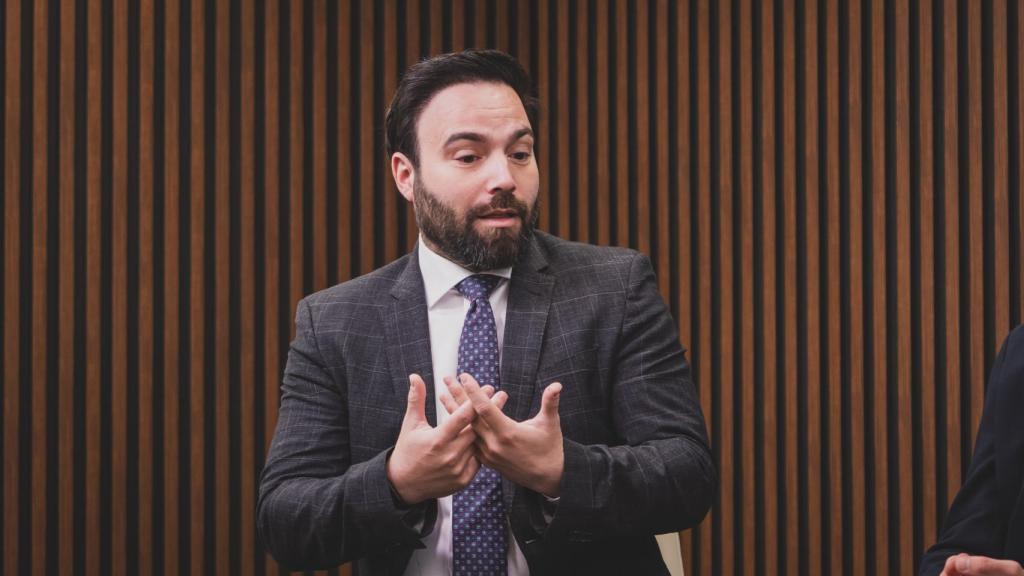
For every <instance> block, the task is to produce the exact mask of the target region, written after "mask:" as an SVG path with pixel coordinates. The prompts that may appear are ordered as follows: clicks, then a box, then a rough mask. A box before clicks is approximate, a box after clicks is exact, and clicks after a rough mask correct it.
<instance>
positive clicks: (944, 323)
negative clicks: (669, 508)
mask: <svg viewBox="0 0 1024 576" xmlns="http://www.w3.org/2000/svg"><path fill="white" fill-rule="evenodd" d="M1022 30H1024V10H1022V8H1021V6H1020V5H1019V4H1018V3H1017V2H1014V1H1012V0H984V1H977V2H976V1H971V0H962V1H957V0H940V1H937V2H929V1H924V0H899V1H893V2H881V1H874V2H872V1H868V0H817V1H812V0H793V1H789V0H775V1H767V0H766V1H763V2H762V1H758V0H726V1H721V2H715V1H712V0H689V1H687V0H680V1H669V0H590V1H586V0H567V1H555V0H531V1H515V0H489V1H475V0H389V1H383V2H371V1H370V0H340V1H331V0H302V1H295V2H285V1H281V0H254V1H252V2H249V1H245V0H229V1H224V2H218V1H214V0H202V1H201V0H138V1H134V0H73V1H72V0H67V1H60V0H11V1H8V2H5V3H4V5H3V8H2V9H0V31H2V37H3V41H2V42H0V83H2V86H3V90H2V93H3V113H2V114H0V134H2V135H3V162H2V163H0V182H3V200H2V206H3V212H4V215H3V218H2V219H0V226H2V229H0V241H2V249H0V259H2V261H0V285H2V286H3V288H2V294H3V296H2V298H3V303H2V305H0V313H2V318H3V329H2V330H0V341H2V344H3V354H2V356H0V362H2V365H0V374H2V379H3V380H2V385H0V390H2V395H0V401H2V406H0V418H2V420H0V430H2V435H3V439H2V442H0V462H2V467H3V488H2V490H0V509H2V511H3V515H2V516H3V526H2V533H3V538H2V539H0V559H2V560H0V562H2V567H3V572H4V573H7V574H15V573H17V574H44V573H46V574H49V573H68V572H72V571H75V572H82V573H86V574H137V573H141V574H189V573H191V574H200V573H202V574H206V573H230V574H250V573H253V574H277V573H279V570H278V568H277V566H276V564H275V563H274V562H273V560H272V559H270V558H269V557H267V556H266V555H264V554H263V553H262V552H261V551H260V549H259V546H258V544H257V542H256V539H255V532H254V527H253V526H254V525H253V522H254V518H253V517H254V506H255V495H256V489H257V486H256V479H257V477H258V474H259V470H260V466H261V463H262V461H263V457H264V452H265V447H266V445H267V443H268V441H269V438H270V436H271V434H272V432H273V429H274V425H275V418H276V408H277V402H278V384H279V380H280V374H281V371H282V369H283V363H284V359H285V353H286V351H287V346H288V341H289V339H290V337H291V329H292V328H291V327H292V316H293V312H294V306H295V303H296V302H297V300H298V299H299V298H301V297H302V296H303V295H305V294H308V293H310V292H312V291H315V290H318V289H321V288H323V287H326V286H328V285H331V284H334V283H337V282H340V281H344V280H346V279H349V278H351V277H353V276H355V275H358V274H361V273H365V272H368V271H370V270H372V269H374V268H376V267H378V266H380V265H382V264H384V263H386V262H388V261H390V260H392V259H394V258H396V257H397V256H399V255H400V254H401V253H404V252H405V251H406V250H407V249H408V248H409V247H410V246H411V244H412V242H413V241H414V239H415V237H416V229H415V223H414V220H413V218H412V212H411V209H410V207H409V206H407V205H406V203H404V202H402V201H401V199H400V197H399V196H398V195H397V193H396V191H395V190H394V188H393V185H392V184H391V182H390V175H389V173H388V170H387V161H386V159H385V158H384V155H383V152H382V148H383V136H382V132H381V121H382V118H383V113H384V110H385V107H386V105H387V102H388V99H389V97H390V95H391V93H392V91H393V90H394V86H395V85H396V83H397V80H398V78H399V75H400V72H401V70H403V69H404V68H405V67H406V66H408V65H409V64H410V63H411V62H414V61H416V60H417V59H419V58H421V57H422V56H425V55H428V54H436V53H439V52H445V51H449V50H453V49H459V48H463V47H471V46H475V47H484V46H486V47H497V48H500V49H503V50H507V51H509V52H511V53H512V54H515V55H516V56H517V57H518V58H519V59H520V60H521V62H523V64H524V65H525V66H526V67H527V68H528V69H529V70H530V71H531V73H532V74H533V76H534V77H535V79H536V80H537V82H538V88H539V95H540V97H541V100H542V103H543V115H542V118H541V123H540V126H539V127H538V128H539V141H540V144H539V150H538V152H539V161H540V163H541V170H542V178H543V183H542V186H543V189H542V201H543V206H544V211H543V215H542V219H541V223H542V226H543V228H544V229H546V230H549V231H551V232H553V233H555V234H558V235H561V236H563V237H567V238H572V239H578V240H583V241H587V242H593V243H598V244H613V245H623V246H631V247H634V248H637V249H640V250H643V251H644V252H646V253H648V254H649V255H650V256H651V257H652V261H653V262H654V264H655V266H656V268H657V271H658V279H659V286H660V288H661V290H662V292H663V294H664V296H665V298H666V300H667V301H668V302H669V305H670V307H671V309H672V312H673V314H674V315H675V317H676V318H677V320H678V324H679V329H680V334H681V338H682V340H683V342H684V344H686V345H687V346H688V347H689V355H690V358H691V359H692V361H693V364H694V377H695V382H696V385H697V388H698V390H699V392H700V397H701V401H702V404H703V407H704V411H705V414H706V416H707V421H708V426H709V430H710V431H711V433H712V442H713V445H714V452H715V458H716V462H717V464H718V469H719V473H720V479H721V488H720V491H719V493H718V496H717V500H716V504H715V506H714V508H713V510H712V513H711V514H710V515H709V517H708V519H707V520H706V521H705V522H704V523H703V524H702V525H701V526H700V527H699V528H697V529H695V530H692V531H689V532H686V533H684V534H682V536H681V540H682V543H683V550H684V561H685V564H686V566H687V570H688V572H689V573H691V574H772V573H787V574H788V573H799V574H818V573H832V574H868V573H871V574H905V573H909V572H911V571H913V569H914V568H915V567H916V564H917V560H918V558H919V556H920V553H921V552H922V551H923V550H924V549H925V548H926V547H927V546H928V545H929V544H930V543H931V542H932V541H933V540H934V538H935V535H936V531H937V529H938V526H939V525H940V523H941V522H942V519H943V517H944V515H945V512H946V507H947V505H948V502H949V501H950V500H951V498H952V496H953V495H954V494H955V493H956V490H957V488H958V487H959V485H960V483H961V481H962V479H963V474H964V472H965V469H966V466H967V464H968V463H969V461H970V456H971V451H972V447H973V439H974V433H975V431H976V429H977V426H978V422H979V419H980V415H981V408H982V403H983V400H984V390H985V379H986V374H987V371H988V368H989V365H990V363H991V361H992V359H993V357H994V355H995V353H996V351H997V347H998V345H999V342H1000V341H1001V340H1002V339H1003V337H1004V336H1005V335H1006V334H1007V333H1008V332H1009V330H1010V329H1011V328H1012V327H1014V326H1016V325H1017V324H1019V323H1020V322H1021V316H1022V297H1021V294H1022V286H1024V267H1022V265H1021V240H1022V238H1021V232H1022V224H1024V211H1022V193H1021V184H1022V183H1021V166H1022V165H1024V147H1022V145H1021V137H1022V134H1024V98H1022V95H1021V81H1022V66H1024V62H1022V52H1024V35H1022ZM331 572H332V573H347V572H348V568H347V567H344V568H341V569H338V570H334V571H331Z"/></svg>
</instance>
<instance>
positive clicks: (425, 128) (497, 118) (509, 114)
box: [416, 82, 530, 147]
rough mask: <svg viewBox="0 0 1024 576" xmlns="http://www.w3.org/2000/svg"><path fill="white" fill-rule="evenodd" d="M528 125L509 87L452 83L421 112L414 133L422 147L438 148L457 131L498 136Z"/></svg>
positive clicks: (519, 104)
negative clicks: (452, 84)
mask: <svg viewBox="0 0 1024 576" xmlns="http://www.w3.org/2000/svg"><path fill="white" fill-rule="evenodd" d="M529 127H530V119H529V117H528V116H527V115H526V109H525V108H523V103H522V101H521V100H520V99H519V95H518V94H516V91H515V90H513V89H512V87H510V86H508V85H506V84H500V83H491V82H476V83H471V84H470V83H467V84H455V85H454V86H449V87H447V88H445V89H444V90H442V91H440V92H438V93H437V94H435V95H434V97H433V98H431V99H430V101H429V102H428V103H427V105H426V106H425V107H424V108H423V111H422V112H421V113H420V117H419V120H418V122H417V126H416V132H417V137H418V140H419V142H420V145H421V146H426V147H437V146H440V145H441V144H442V143H443V142H445V140H447V138H448V136H449V135H451V134H455V133H458V132H476V133H479V134H481V135H483V136H486V137H493V138H501V137H503V136H506V135H507V134H509V133H513V132H515V131H516V130H519V129H521V128H529Z"/></svg>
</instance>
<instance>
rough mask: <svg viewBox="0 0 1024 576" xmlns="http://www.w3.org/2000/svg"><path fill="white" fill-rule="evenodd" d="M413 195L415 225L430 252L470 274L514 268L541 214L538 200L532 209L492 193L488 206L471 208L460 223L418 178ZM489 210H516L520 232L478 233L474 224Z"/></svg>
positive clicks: (506, 194)
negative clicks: (428, 246) (446, 259)
mask: <svg viewBox="0 0 1024 576" xmlns="http://www.w3.org/2000/svg"><path fill="white" fill-rule="evenodd" d="M413 193H414V196H413V207H414V208H415V212H416V225H417V226H418V227H419V229H420V233H421V234H423V237H424V238H425V239H426V240H427V241H428V242H429V243H430V245H431V246H430V247H431V249H433V250H434V251H435V252H438V253H440V254H441V255H442V256H444V257H446V258H448V259H449V260H451V261H452V262H455V263H456V264H459V265H461V266H462V267H464V268H466V269H467V270H470V271H472V272H483V271H485V270H496V269H499V268H508V267H509V266H513V265H515V263H516V262H518V261H519V258H520V256H522V255H523V254H524V253H525V252H526V250H527V248H528V247H529V243H530V240H531V239H532V238H533V230H534V228H535V227H536V225H537V218H538V216H539V212H540V211H539V205H540V199H539V197H538V199H537V200H534V202H533V206H527V205H526V203H525V202H522V201H521V200H519V199H518V198H516V197H515V195H514V194H513V193H512V192H507V191H505V192H499V193H497V194H495V195H494V198H493V199H492V200H491V203H490V204H489V205H486V206H478V207H476V208H473V209H472V210H470V211H469V212H468V213H467V214H466V216H465V218H464V219H463V220H462V221H460V220H459V217H458V215H457V214H456V213H455V210H453V209H452V208H451V207H450V206H448V205H447V204H445V203H444V202H442V201H441V200H439V199H438V198H437V197H436V196H434V195H433V194H432V193H431V192H430V191H429V190H427V188H426V187H425V186H423V184H421V182H420V179H419V178H417V179H416V181H415V184H413ZM491 210H515V212H516V215H517V216H519V221H520V226H519V232H518V233H516V232H512V231H510V230H508V229H507V228H493V229H491V230H489V231H488V233H487V237H485V235H483V234H480V233H479V232H477V230H476V228H475V226H474V224H475V223H476V221H477V220H479V219H480V218H481V215H483V214H485V213H487V212H490V211H491Z"/></svg>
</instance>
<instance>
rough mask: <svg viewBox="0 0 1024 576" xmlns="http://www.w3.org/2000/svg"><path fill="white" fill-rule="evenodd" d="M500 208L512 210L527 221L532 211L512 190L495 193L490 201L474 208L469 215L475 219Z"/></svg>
mask: <svg viewBox="0 0 1024 576" xmlns="http://www.w3.org/2000/svg"><path fill="white" fill-rule="evenodd" d="M499 210H501V211H508V210H512V211H514V212H515V213H516V216H518V217H519V219H520V220H523V221H525V220H526V216H527V214H528V213H529V211H530V207H529V206H527V205H526V203H525V202H523V201H522V200H519V199H518V198H516V197H515V194H513V193H512V192H499V193H498V194H495V195H494V198H492V199H491V201H490V203H488V204H485V205H483V206H476V207H474V208H472V209H471V210H470V211H469V212H468V213H467V217H468V218H469V219H471V220H475V219H477V218H484V217H486V216H488V215H489V214H491V213H492V212H496V211H499Z"/></svg>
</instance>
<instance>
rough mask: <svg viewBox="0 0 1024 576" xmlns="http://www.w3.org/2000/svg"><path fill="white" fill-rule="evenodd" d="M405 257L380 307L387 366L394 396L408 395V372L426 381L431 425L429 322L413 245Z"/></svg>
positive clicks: (433, 415) (433, 416) (433, 417)
mask: <svg viewBox="0 0 1024 576" xmlns="http://www.w3.org/2000/svg"><path fill="white" fill-rule="evenodd" d="M408 259H409V261H408V263H407V264H406V266H405V269H404V270H403V271H402V272H401V273H400V274H399V275H398V278H397V279H396V280H395V284H394V286H393V287H392V289H391V298H390V299H389V300H390V302H387V303H385V306H384V309H383V310H382V313H383V314H384V331H385V338H386V343H387V344H386V345H387V351H388V359H389V360H390V361H389V362H388V366H389V368H390V370H391V381H392V383H393V385H394V388H395V397H396V398H401V399H405V398H407V397H408V394H409V374H419V375H420V376H421V377H423V382H424V383H426V385H427V402H426V415H427V421H428V422H430V425H431V426H436V425H437V410H436V408H435V406H434V403H435V401H434V367H433V361H432V360H431V352H430V325H429V318H428V317H427V299H426V295H425V294H424V289H423V275H422V274H420V264H419V255H418V252H417V249H413V251H412V253H411V254H410V255H409V256H408Z"/></svg>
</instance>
